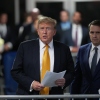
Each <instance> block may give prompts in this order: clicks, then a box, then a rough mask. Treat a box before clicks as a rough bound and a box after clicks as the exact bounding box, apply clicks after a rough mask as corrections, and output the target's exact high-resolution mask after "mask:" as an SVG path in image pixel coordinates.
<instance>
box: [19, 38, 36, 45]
mask: <svg viewBox="0 0 100 100" xmlns="http://www.w3.org/2000/svg"><path fill="white" fill-rule="evenodd" d="M37 42H38V39H32V40H27V41H24V42H21V43H20V45H25V46H26V45H30V44H35V43H37Z"/></svg>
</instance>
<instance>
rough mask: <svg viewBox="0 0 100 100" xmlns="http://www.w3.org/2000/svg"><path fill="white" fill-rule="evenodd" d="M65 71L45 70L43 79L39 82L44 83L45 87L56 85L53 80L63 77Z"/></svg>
mask: <svg viewBox="0 0 100 100" xmlns="http://www.w3.org/2000/svg"><path fill="white" fill-rule="evenodd" d="M65 72H66V71H62V72H59V73H55V72H50V71H47V72H46V74H45V76H44V79H43V80H42V82H41V84H42V85H44V86H47V87H53V86H57V85H56V84H55V81H56V80H57V79H61V78H63V76H64V74H65Z"/></svg>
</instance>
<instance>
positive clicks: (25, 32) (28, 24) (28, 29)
mask: <svg viewBox="0 0 100 100" xmlns="http://www.w3.org/2000/svg"><path fill="white" fill-rule="evenodd" d="M39 15H40V11H39V9H38V8H33V9H32V11H31V12H30V13H28V14H26V16H25V18H24V19H25V21H24V23H23V25H21V26H20V27H18V28H16V30H17V31H16V30H15V32H17V33H16V34H17V39H16V47H17V49H18V46H19V44H20V43H21V42H23V41H26V40H29V39H32V38H30V35H32V37H33V39H36V38H38V35H37V34H35V33H36V29H35V27H34V24H35V21H36V20H37V19H38V16H39Z"/></svg>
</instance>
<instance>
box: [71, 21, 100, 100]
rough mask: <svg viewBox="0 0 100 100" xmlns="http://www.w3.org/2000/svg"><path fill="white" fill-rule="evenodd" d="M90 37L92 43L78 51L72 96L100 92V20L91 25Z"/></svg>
mask: <svg viewBox="0 0 100 100" xmlns="http://www.w3.org/2000/svg"><path fill="white" fill-rule="evenodd" d="M89 36H90V39H91V43H88V44H86V45H83V46H81V47H80V49H79V51H78V56H77V62H76V66H75V78H74V81H73V82H72V85H71V94H98V93H99V92H98V91H99V90H100V20H94V21H92V22H91V23H90V24H89ZM92 100H96V99H92ZM98 100H99V99H98Z"/></svg>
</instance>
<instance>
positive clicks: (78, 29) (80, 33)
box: [72, 24, 83, 46]
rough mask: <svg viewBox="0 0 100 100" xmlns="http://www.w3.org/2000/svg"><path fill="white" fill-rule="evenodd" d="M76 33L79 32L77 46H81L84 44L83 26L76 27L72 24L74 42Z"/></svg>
mask: <svg viewBox="0 0 100 100" xmlns="http://www.w3.org/2000/svg"><path fill="white" fill-rule="evenodd" d="M76 31H77V33H78V34H77V45H78V46H80V45H81V42H82V37H83V36H82V26H81V25H76V24H72V39H73V41H74V40H75V38H76Z"/></svg>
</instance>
